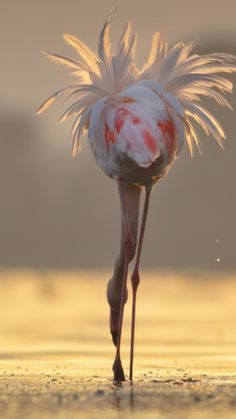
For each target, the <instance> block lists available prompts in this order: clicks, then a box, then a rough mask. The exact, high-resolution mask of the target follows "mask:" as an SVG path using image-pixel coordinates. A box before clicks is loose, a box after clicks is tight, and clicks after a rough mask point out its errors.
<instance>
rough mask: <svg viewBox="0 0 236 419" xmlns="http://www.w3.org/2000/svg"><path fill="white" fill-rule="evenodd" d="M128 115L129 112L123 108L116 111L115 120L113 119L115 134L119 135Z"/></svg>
mask: <svg viewBox="0 0 236 419" xmlns="http://www.w3.org/2000/svg"><path fill="white" fill-rule="evenodd" d="M128 115H130V112H129V111H128V110H127V109H125V108H120V109H118V111H117V113H116V119H115V131H116V132H117V134H119V133H120V131H121V129H122V127H123V125H124V123H125V120H126V118H127V116H128Z"/></svg>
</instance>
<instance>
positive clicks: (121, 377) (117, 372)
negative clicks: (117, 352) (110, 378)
mask: <svg viewBox="0 0 236 419" xmlns="http://www.w3.org/2000/svg"><path fill="white" fill-rule="evenodd" d="M112 369H113V372H114V381H116V382H121V381H125V374H124V370H123V367H122V364H121V360H120V358H117V359H115V362H114V364H113V367H112Z"/></svg>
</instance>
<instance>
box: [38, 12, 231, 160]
mask: <svg viewBox="0 0 236 419" xmlns="http://www.w3.org/2000/svg"><path fill="white" fill-rule="evenodd" d="M113 12H114V11H112V13H111V14H110V15H109V17H108V18H107V20H106V21H105V24H104V26H103V28H102V31H101V34H100V38H99V47H98V54H96V53H95V52H93V51H92V50H91V49H90V48H89V47H87V46H86V45H85V44H84V43H83V42H82V41H80V40H79V39H77V38H75V37H74V36H71V35H64V39H65V41H66V42H67V43H68V44H69V45H70V46H71V47H72V48H74V49H75V51H76V53H77V59H71V58H66V57H62V56H60V55H57V54H52V53H45V55H46V56H47V58H49V59H50V60H51V61H53V62H55V63H57V64H61V65H64V66H66V67H68V68H70V69H71V70H72V72H71V73H70V74H71V75H73V76H75V77H76V83H74V84H72V85H71V86H68V87H66V88H64V89H61V90H59V91H57V92H56V93H55V94H53V95H51V96H50V97H49V98H48V99H47V100H46V101H45V102H44V103H43V104H42V105H41V106H40V108H39V109H38V111H37V113H38V114H41V113H43V112H44V111H45V110H46V109H47V108H48V107H49V106H50V105H51V104H52V103H53V102H54V101H55V100H56V99H57V98H58V97H64V99H65V102H67V101H71V103H70V105H69V107H68V108H67V109H66V110H65V112H64V113H63V115H62V116H61V118H60V122H63V121H65V120H67V119H68V118H70V117H72V116H74V117H75V121H74V124H73V127H72V130H71V135H72V138H73V147H72V148H73V154H75V153H76V151H77V149H78V145H79V138H80V136H81V135H82V134H83V132H84V131H85V130H87V129H88V128H89V124H90V117H91V112H92V110H93V108H94V106H95V105H96V103H97V102H98V101H100V100H101V99H104V100H102V103H103V109H105V108H106V106H107V103H108V102H109V101H106V99H105V98H106V97H109V98H111V97H112V96H113V95H116V94H117V93H120V92H121V91H122V90H124V89H125V88H126V87H128V86H131V85H136V84H137V85H143V86H145V87H148V88H149V89H150V90H152V91H153V92H155V94H157V95H158V96H160V97H161V98H162V100H163V101H164V102H165V103H166V104H167V106H168V108H169V111H170V113H171V115H172V119H173V120H174V121H175V126H176V128H177V130H178V129H179V131H181V132H179V138H180V140H179V141H181V142H182V141H183V140H184V139H185V140H186V141H187V143H188V146H189V149H190V152H191V154H192V152H193V144H194V143H195V145H196V146H197V147H198V148H199V150H200V141H199V138H198V135H197V132H196V130H195V127H194V125H193V122H197V123H198V124H199V125H200V126H201V127H202V128H203V130H204V131H205V133H206V134H207V135H209V134H211V135H213V137H214V138H215V139H216V141H217V142H218V143H219V144H220V145H221V146H222V141H223V140H224V138H225V134H224V131H223V129H222V127H221V125H220V123H219V122H218V121H217V120H216V118H215V117H214V116H213V115H212V114H211V113H210V112H209V111H208V110H207V109H205V108H204V107H202V106H201V105H200V104H199V101H200V99H201V97H202V96H207V97H209V98H212V99H214V100H215V101H216V102H217V103H218V105H222V106H227V107H229V108H231V106H230V104H229V102H228V101H227V99H226V98H225V96H224V94H225V93H230V92H232V87H233V85H232V83H231V82H230V81H229V80H227V79H226V78H225V76H222V75H219V74H220V73H222V74H224V73H232V72H235V71H236V66H235V64H234V63H235V60H236V57H235V56H233V55H230V54H225V53H213V54H204V55H197V54H192V49H193V47H194V44H193V43H191V44H184V43H178V44H176V45H175V46H173V47H172V48H170V47H169V46H168V44H167V43H166V42H165V41H164V40H163V38H162V35H161V34H160V33H155V34H154V36H153V39H152V43H151V48H150V52H149V54H148V57H147V59H146V61H145V63H144V65H143V67H142V69H140V70H138V69H137V67H136V65H135V48H136V43H137V36H136V34H132V26H131V23H130V22H128V23H127V25H126V26H125V28H124V30H123V32H122V34H121V37H120V40H119V42H118V45H117V48H116V51H115V52H114V53H112V50H111V42H110V35H109V29H110V23H111V16H112V14H113ZM231 109H232V108H231ZM101 112H102V110H101ZM181 126H183V127H184V130H183V129H181Z"/></svg>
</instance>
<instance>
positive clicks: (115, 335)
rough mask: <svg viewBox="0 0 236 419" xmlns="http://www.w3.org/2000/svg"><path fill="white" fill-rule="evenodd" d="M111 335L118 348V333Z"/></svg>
mask: <svg viewBox="0 0 236 419" xmlns="http://www.w3.org/2000/svg"><path fill="white" fill-rule="evenodd" d="M111 335H112V342H113V343H114V345H115V346H117V341H118V331H114V332H111Z"/></svg>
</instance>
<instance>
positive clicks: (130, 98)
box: [120, 96, 135, 103]
mask: <svg viewBox="0 0 236 419" xmlns="http://www.w3.org/2000/svg"><path fill="white" fill-rule="evenodd" d="M120 102H121V103H133V102H135V100H134V99H133V98H132V97H129V96H126V97H122V98H121V99H120Z"/></svg>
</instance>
